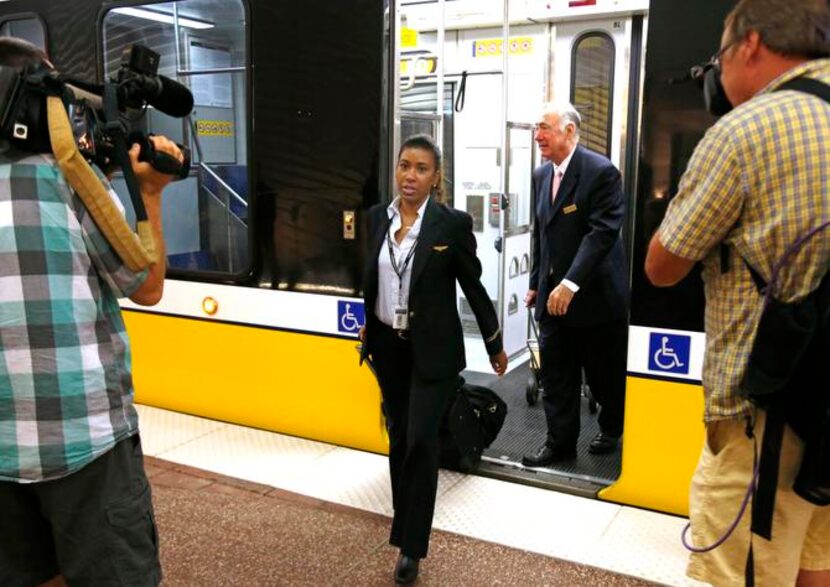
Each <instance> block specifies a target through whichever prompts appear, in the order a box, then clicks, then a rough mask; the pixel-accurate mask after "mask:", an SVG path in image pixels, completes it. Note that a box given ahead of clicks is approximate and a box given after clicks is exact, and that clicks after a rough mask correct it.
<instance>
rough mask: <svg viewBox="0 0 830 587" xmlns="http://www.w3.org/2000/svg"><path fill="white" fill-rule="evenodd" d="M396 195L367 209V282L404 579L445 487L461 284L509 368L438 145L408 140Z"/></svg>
mask: <svg viewBox="0 0 830 587" xmlns="http://www.w3.org/2000/svg"><path fill="white" fill-rule="evenodd" d="M395 183H396V186H397V190H398V195H397V197H396V198H395V199H394V200H393V201H392V203H391V204H389V205H386V204H378V205H376V206H374V207H372V208H371V209H370V210H369V215H368V218H369V235H370V243H371V247H372V248H371V249H370V255H369V257H368V258H369V260H370V261H369V262H368V263H367V268H366V275H365V280H364V284H363V291H364V300H365V307H366V326H365V327H364V329H363V330H361V339H362V340H363V341H364V348H365V352H366V353H367V354H370V355H371V356H372V359H373V362H374V366H375V371H376V373H377V377H378V381H379V382H380V388H381V392H382V395H383V405H384V414H385V416H386V426H387V429H388V431H389V471H390V476H391V480H392V503H393V507H394V510H395V513H394V518H393V520H392V531H391V535H390V539H389V542H390V543H391V544H392V545H394V546H397V547H399V548H400V556H399V557H398V563H397V565H396V567H395V580H396V582H397V583H398V584H407V583H411V582H412V581H414V580H415V578H416V577H417V575H418V563H419V561H420V559H422V558H424V557H425V556H426V554H427V548H428V545H429V534H430V530H431V528H432V516H433V511H434V509H435V493H436V489H437V487H438V455H439V443H438V429H439V424H440V421H441V418H442V416H443V414H444V412H445V411H446V409H447V408H448V406H449V402H450V400H451V399H452V397H453V394H454V393H455V391H456V389H457V386H458V374H459V372H460V371H461V370H462V369H464V367H465V359H464V337H463V333H462V330H461V320H460V319H459V317H458V310H457V308H456V297H455V293H456V290H455V284H456V281H457V282H458V283H459V284H461V289H462V290H463V291H464V295H465V296H466V298H467V300H468V301H469V303H470V307H471V308H472V309H473V312H474V313H475V316H476V320H477V321H478V326H479V329H480V330H481V333H482V335H483V337H484V339H485V345H486V347H487V353H488V355H489V356H490V362H491V364H492V366H493V370H494V371H495V372H496V373H498V374H499V375H501V374H503V373H504V371H505V369H506V368H507V356H506V355H505V353H504V351H503V350H502V341H501V331H500V329H499V323H498V318H497V317H496V313H495V311H494V310H493V304H492V303H491V302H490V297H489V295H488V294H487V291H486V290H485V289H484V286H483V285H482V284H481V281H480V277H481V263H480V262H479V260H478V258H477V257H476V241H475V237H474V236H473V224H472V218H471V217H470V216H469V215H468V214H466V213H464V212H461V211H458V210H454V209H452V208H449V207H447V206H446V205H444V204H443V203H440V202H439V201H438V200H439V199H440V198H441V195H442V190H441V152H440V150H439V149H438V147H437V146H436V145H435V143H434V142H433V141H432V139H431V138H429V137H427V136H425V135H417V136H414V137H411V138H409V139H407V140H406V141H405V142H404V144H403V146H402V147H401V150H400V152H399V153H398V162H397V165H396V168H395Z"/></svg>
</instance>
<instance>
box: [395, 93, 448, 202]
mask: <svg viewBox="0 0 830 587" xmlns="http://www.w3.org/2000/svg"><path fill="white" fill-rule="evenodd" d="M454 96H455V83H453V82H445V83H444V97H443V100H442V102H443V107H444V108H443V109H444V114H443V123H444V136H443V139H442V140H441V141H439V144H438V146H439V147H440V148H441V152H442V156H443V159H444V160H443V162H442V163H443V165H442V172H443V174H444V189H445V190H446V199H447V202H446V203H447V204H449V205H452V204H453V202H454V201H455V194H454V192H455V190H454V185H455V184H454V180H455V157H454V153H453V148H452V147H453V141H454V139H453V136H454V127H453V109H452V103H453V98H454ZM436 108H437V105H436V100H435V84H434V83H432V82H426V83H417V84H415V85H414V86H413V87H411V88H409V89H407V90H404V91H402V92H401V142H403V141H405V140H406V139H407V138H409V137H411V136H412V135H416V134H425V135H429V136H431V137H432V138H433V139H436V138H437V136H436V135H437V134H438V121H439V119H440V118H441V116H438V115H437V114H435V111H436ZM396 155H397V154H396Z"/></svg>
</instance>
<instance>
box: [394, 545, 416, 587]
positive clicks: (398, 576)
mask: <svg viewBox="0 0 830 587" xmlns="http://www.w3.org/2000/svg"><path fill="white" fill-rule="evenodd" d="M420 562H421V559H419V558H415V557H412V556H406V555H405V554H403V553H401V555H400V556H399V557H398V564H396V565H395V584H397V585H409V584H410V583H414V582H415V579H416V578H418V563H420Z"/></svg>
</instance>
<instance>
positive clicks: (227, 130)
mask: <svg viewBox="0 0 830 587" xmlns="http://www.w3.org/2000/svg"><path fill="white" fill-rule="evenodd" d="M103 35H104V69H105V75H106V76H107V77H110V76H112V75H113V74H114V73H115V72H116V71H117V70H118V67H119V65H120V63H121V54H122V52H123V51H124V49H125V48H127V47H129V46H131V45H133V44H136V43H140V44H143V45H146V46H147V47H149V48H150V49H152V50H153V51H156V52H157V53H159V54H160V56H161V59H160V63H159V73H160V74H161V75H164V76H166V77H169V78H172V79H174V80H177V81H178V82H179V83H181V84H184V85H186V86H188V87H189V88H190V90H191V92H192V93H193V97H194V108H193V112H192V113H191V115H190V116H189V117H187V118H184V119H181V118H174V117H172V116H168V115H167V114H165V113H164V112H162V111H160V110H158V109H156V108H152V107H150V108H148V109H147V112H146V115H145V116H144V117H143V118H142V119H141V122H140V123H139V124H140V125H141V128H140V130H142V131H144V132H152V133H157V134H163V135H166V136H168V137H170V138H172V139H173V140H175V141H177V142H179V143H182V144H185V145H187V146H188V147H189V148H190V150H191V158H192V167H191V172H190V176H189V177H188V178H186V179H184V180H183V181H179V182H176V183H173V184H171V185H170V186H169V187H168V188H167V189H166V191H165V198H164V203H163V207H164V231H165V241H166V244H167V260H168V267H169V268H170V269H171V272H179V273H182V272H183V273H185V274H187V273H189V272H193V271H196V272H199V273H204V272H207V273H219V274H222V275H227V274H232V275H238V274H242V273H244V272H246V271H247V269H248V266H249V265H250V249H251V245H250V240H251V233H252V232H253V231H252V230H249V214H248V210H249V203H250V202H249V194H250V189H249V187H250V182H249V173H248V112H247V104H248V80H247V73H246V64H247V60H248V56H247V49H246V47H247V38H246V35H247V28H246V19H245V8H244V6H243V4H242V0H230V1H225V2H215V1H213V0H182V1H180V2H165V3H160V4H144V5H134V6H129V7H121V8H114V9H112V10H110V11H109V12H107V14H106V15H105V17H104V31H103ZM113 184H114V185H115V188H116V190H117V191H118V192H119V194H123V196H124V197H125V196H126V194H127V190H126V186H125V184H124V181H123V178H119V177H116V178H115V180H114V182H113ZM127 207H128V209H129V206H127Z"/></svg>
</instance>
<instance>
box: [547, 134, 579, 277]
mask: <svg viewBox="0 0 830 587" xmlns="http://www.w3.org/2000/svg"><path fill="white" fill-rule="evenodd" d="M574 151H576V145H574V148H573V149H571V152H570V153H568V156H567V157H565V158H564V159H563V160H562V163H560V164H559V165H554V166H553V172H554V174H555V173H559V172H560V171H561V172H562V180H563V181H564V180H565V173H567V171H568V165H570V163H571V159H573V156H574ZM559 187H560V189H561V187H562V186H561V185H560V186H559ZM562 285H564V286H565V287H567V288H568V289H569V290H571V291H572V292H573V293H576V292H578V291H579V286H578V285H577V284H575V283H574V282H573V281H571V280H570V279H563V280H562Z"/></svg>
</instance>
